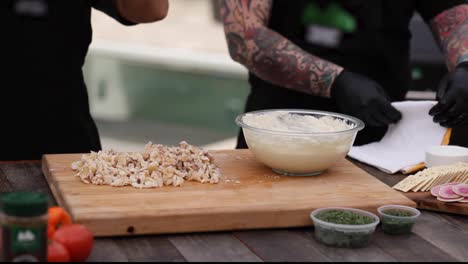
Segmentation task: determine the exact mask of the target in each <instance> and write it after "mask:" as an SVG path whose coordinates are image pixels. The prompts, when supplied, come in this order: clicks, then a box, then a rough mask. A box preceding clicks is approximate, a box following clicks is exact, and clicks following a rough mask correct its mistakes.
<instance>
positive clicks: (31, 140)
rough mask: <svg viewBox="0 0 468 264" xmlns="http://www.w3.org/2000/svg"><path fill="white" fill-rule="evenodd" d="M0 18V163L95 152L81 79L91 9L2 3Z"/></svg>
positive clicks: (77, 2) (83, 4)
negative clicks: (3, 30) (0, 33)
mask: <svg viewBox="0 0 468 264" xmlns="http://www.w3.org/2000/svg"><path fill="white" fill-rule="evenodd" d="M0 12H1V14H0V16H1V17H2V18H1V19H2V21H3V22H4V23H3V25H4V28H6V35H4V36H3V37H2V44H1V46H2V52H3V55H2V56H1V57H2V62H3V64H4V66H6V67H2V68H3V69H6V72H3V77H2V82H1V83H0V86H1V88H0V89H1V91H2V99H3V100H1V101H2V102H1V104H0V114H1V115H2V116H3V118H2V126H1V127H2V128H1V130H0V160H20V159H21V160H25V159H28V160H29V159H40V158H41V155H42V154H49V153H78V152H89V151H91V150H94V151H97V150H100V149H101V144H100V141H99V136H98V131H97V128H96V125H95V123H94V121H93V119H92V118H91V115H90V110H89V104H88V95H87V90H86V86H85V83H84V80H83V73H82V66H83V63H84V59H85V56H86V53H87V51H88V46H89V44H90V42H91V37H92V31H91V22H90V15H91V4H90V1H86V0H73V1H63V0H43V1H41V0H26V1H21V0H3V1H0Z"/></svg>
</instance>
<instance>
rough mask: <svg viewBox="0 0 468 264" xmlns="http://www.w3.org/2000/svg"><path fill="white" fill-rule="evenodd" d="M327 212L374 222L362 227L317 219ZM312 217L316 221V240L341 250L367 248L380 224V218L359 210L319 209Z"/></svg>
mask: <svg viewBox="0 0 468 264" xmlns="http://www.w3.org/2000/svg"><path fill="white" fill-rule="evenodd" d="M327 211H345V212H351V213H355V214H359V215H363V216H368V217H370V218H371V219H372V220H373V222H372V223H370V224H362V225H357V224H356V225H344V224H334V223H331V222H326V221H323V220H320V219H318V218H317V216H318V215H319V214H321V213H323V212H327ZM310 217H311V218H312V221H314V225H315V238H316V239H317V240H318V241H319V242H321V243H323V244H325V245H327V246H332V247H339V248H362V247H366V246H367V245H369V243H370V240H371V237H372V234H373V233H374V232H375V228H376V227H377V225H378V224H379V222H380V219H379V217H378V216H376V215H375V214H373V213H370V212H367V211H364V210H359V209H353V208H341V207H330V208H322V209H317V210H315V211H313V212H312V213H311V215H310Z"/></svg>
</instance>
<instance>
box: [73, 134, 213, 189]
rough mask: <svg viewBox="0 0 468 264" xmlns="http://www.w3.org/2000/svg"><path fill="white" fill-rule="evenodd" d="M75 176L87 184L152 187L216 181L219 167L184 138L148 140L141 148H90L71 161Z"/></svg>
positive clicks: (208, 155)
mask: <svg viewBox="0 0 468 264" xmlns="http://www.w3.org/2000/svg"><path fill="white" fill-rule="evenodd" d="M72 169H73V170H74V171H75V172H77V176H79V177H80V178H81V180H82V181H83V182H85V183H87V184H90V183H91V184H96V185H110V186H116V187H121V186H133V187H135V188H155V187H163V186H170V185H172V186H182V185H183V184H184V182H185V181H198V182H201V183H212V184H215V183H218V182H219V178H220V172H219V168H218V167H217V166H216V165H215V164H214V159H213V157H212V156H211V155H210V154H209V153H208V152H206V151H203V150H201V149H200V148H197V147H195V146H192V145H189V144H188V143H187V142H185V141H184V142H181V143H180V144H179V146H178V147H168V146H164V145H155V144H152V143H151V142H150V143H148V144H147V145H146V146H145V149H144V150H143V152H135V153H117V152H114V151H112V150H111V151H100V152H91V154H87V155H83V156H82V158H81V160H79V161H77V162H74V163H73V164H72Z"/></svg>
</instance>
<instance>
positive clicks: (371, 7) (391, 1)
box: [239, 0, 466, 147]
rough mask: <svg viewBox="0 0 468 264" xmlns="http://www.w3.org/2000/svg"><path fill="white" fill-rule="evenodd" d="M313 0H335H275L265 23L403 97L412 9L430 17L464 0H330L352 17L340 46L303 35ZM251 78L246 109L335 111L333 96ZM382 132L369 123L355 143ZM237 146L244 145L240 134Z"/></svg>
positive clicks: (407, 79)
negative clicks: (306, 12)
mask: <svg viewBox="0 0 468 264" xmlns="http://www.w3.org/2000/svg"><path fill="white" fill-rule="evenodd" d="M311 2H312V3H315V4H317V5H318V6H326V4H327V2H328V3H330V2H333V1H313V0H294V1H287V0H274V2H273V3H274V4H273V9H272V15H271V18H270V22H269V25H268V27H269V28H271V29H272V30H275V31H276V32H278V33H280V34H281V35H283V36H285V37H286V38H288V39H289V40H291V41H292V42H294V43H295V44H297V45H298V46H300V47H301V48H303V49H304V50H306V51H308V52H310V53H311V54H314V55H316V56H319V57H321V58H323V59H326V60H329V61H331V62H334V63H336V64H338V65H340V66H343V67H344V68H345V69H347V70H349V71H353V72H357V73H360V74H362V75H365V76H367V77H369V78H371V79H373V80H374V81H376V82H378V83H379V84H380V85H382V86H383V87H384V88H385V90H386V91H387V93H388V94H389V95H390V97H391V98H392V100H393V101H400V100H404V98H405V95H406V92H407V91H408V89H409V88H410V86H411V75H410V63H409V58H410V54H409V53H410V38H411V33H410V31H409V23H410V20H411V18H412V16H413V14H414V12H419V13H420V14H421V16H422V17H423V18H424V19H425V20H426V21H427V22H429V21H430V20H432V18H434V17H435V16H437V15H438V14H440V13H442V12H443V11H445V10H447V9H450V8H452V7H454V6H456V5H460V4H464V3H466V1H464V0H340V1H334V2H336V3H339V4H340V5H341V6H342V7H343V8H344V9H345V10H347V12H349V13H350V14H352V15H353V16H354V17H355V19H356V22H357V31H356V32H354V33H347V34H345V35H344V37H343V39H342V41H341V42H340V44H339V45H338V46H336V47H333V48H330V47H326V46H324V45H316V44H313V43H310V42H307V41H306V39H307V38H306V37H305V36H306V28H307V26H306V25H305V24H304V23H303V22H302V19H301V18H302V15H303V12H304V10H305V7H306V6H307V5H308V4H310V3H311ZM250 84H251V86H252V90H251V94H250V95H249V98H248V101H247V106H246V111H253V110H262V109H275V108H303V109H317V110H327V111H334V112H336V108H335V105H334V102H333V100H331V99H325V98H320V97H315V96H308V95H305V94H303V93H299V92H295V91H292V90H290V89H286V88H283V87H279V86H277V85H274V84H271V83H269V82H267V81H264V80H262V79H260V78H258V77H257V76H255V75H254V74H252V73H251V74H250ZM435 85H436V84H435ZM349 100H353V98H349ZM384 132H385V129H372V131H370V130H369V129H367V130H366V131H364V132H361V133H360V137H358V139H357V143H358V144H363V143H368V142H370V141H375V140H377V139H378V138H380V137H381V136H382V135H383V133H384ZM239 147H246V145H245V142H244V140H243V137H242V136H241V138H240V141H239Z"/></svg>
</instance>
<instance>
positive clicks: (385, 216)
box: [377, 205, 421, 235]
mask: <svg viewBox="0 0 468 264" xmlns="http://www.w3.org/2000/svg"><path fill="white" fill-rule="evenodd" d="M377 210H378V212H379V214H380V217H381V218H382V230H383V231H384V232H385V233H386V234H390V235H404V234H410V233H411V232H412V230H413V226H414V224H415V223H416V220H417V219H418V217H419V216H420V215H421V212H419V210H417V209H414V208H412V207H408V206H402V205H386V206H382V207H379V208H378V209H377ZM395 212H406V213H409V214H410V215H409V216H396V215H394V214H395Z"/></svg>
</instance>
